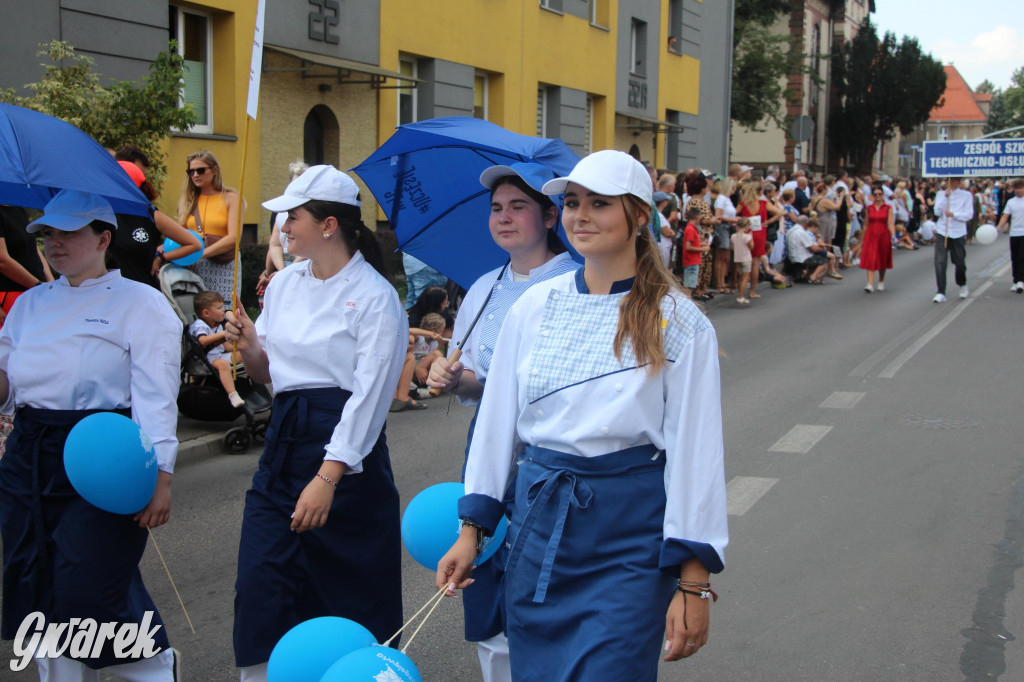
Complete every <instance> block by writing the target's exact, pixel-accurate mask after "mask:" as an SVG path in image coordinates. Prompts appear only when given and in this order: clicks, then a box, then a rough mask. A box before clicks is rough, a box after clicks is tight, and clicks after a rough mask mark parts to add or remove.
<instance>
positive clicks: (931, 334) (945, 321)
mask: <svg viewBox="0 0 1024 682" xmlns="http://www.w3.org/2000/svg"><path fill="white" fill-rule="evenodd" d="M1009 269H1010V265H1009V263H1008V264H1006V265H1005V266H1004V267H1002V268H1000V269H999V271H998V272H996V273H995V274H994V275H992V277H991V278H989V280H988V281H987V282H985V283H984V284H982V285H981V286H980V287H979V288H978V290H977V291H975V292H974V293H972V294H971V296H970V298H968V299H966V300H964V301H962V302H960V303H959V304H958V305H957V306H956V307H954V308H953V310H951V311H950V312H949V314H948V315H946V316H945V317H944V318H942V319H941V320H939V321H938V322H937V323H936V324H935V326H934V327H932V328H931V329H929V330H928V331H927V332H925V333H924V334H923V335H922V336H921V337H920V338H918V339H917V340H916V341H914V343H912V344H910V345H909V346H907V348H906V349H905V350H904V351H903V352H902V353H900V354H899V355H897V356H896V359H895V360H893V361H892V362H890V363H889V364H888V365H886V367H885V369H883V370H882V371H881V372H879V373H878V376H879V377H880V378H882V379H891V378H893V377H894V376H896V372H898V371H900V369H901V368H902V367H903V365H905V364H907V362H908V361H909V360H910V358H912V357H914V356H915V355H917V352H918V351H919V350H921V349H922V348H924V347H925V346H926V345H928V342H929V341H931V340H932V339H934V338H935V337H936V336H938V335H939V332H941V331H942V330H943V329H945V328H946V327H948V326H949V325H950V324H952V322H953V320H955V319H956V318H958V317H960V313H962V312H963V311H965V310H967V308H968V307H969V306H970V305H971V304H972V303H974V301H976V300H977V299H978V297H980V296H981V295H982V294H983V293H985V291H987V290H988V288H989V287H990V286H992V285H993V284H994V283H995V281H996V279H997V278H999V277H1002V275H1003V274H1005V273H1006V272H1007V271H1008V270H1009Z"/></svg>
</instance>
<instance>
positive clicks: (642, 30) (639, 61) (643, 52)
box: [629, 19, 647, 76]
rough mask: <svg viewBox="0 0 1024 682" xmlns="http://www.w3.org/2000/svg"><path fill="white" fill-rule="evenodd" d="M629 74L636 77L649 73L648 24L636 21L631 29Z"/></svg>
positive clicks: (631, 25)
mask: <svg viewBox="0 0 1024 682" xmlns="http://www.w3.org/2000/svg"><path fill="white" fill-rule="evenodd" d="M629 58H630V65H629V72H630V73H632V74H634V75H636V76H643V75H646V72H647V63H646V62H647V22H646V21H640V20H638V19H634V20H633V22H632V23H631V24H630V27H629Z"/></svg>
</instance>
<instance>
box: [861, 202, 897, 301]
mask: <svg viewBox="0 0 1024 682" xmlns="http://www.w3.org/2000/svg"><path fill="white" fill-rule="evenodd" d="M871 198H872V199H874V203H872V204H870V205H869V206H868V226H867V229H866V230H864V245H863V246H862V247H861V251H860V267H861V269H862V270H867V271H868V283H867V284H866V285H864V291H866V292H868V293H869V294H870V293H871V292H872V291H875V273H876V272H877V273H878V291H884V290H885V271H886V270H892V238H893V237H894V236H896V225H895V222H894V216H893V211H892V206H890V205H889V204H887V203H885V194H884V193H883V192H882V186H881V185H875V186H874V188H873V189H872V190H871Z"/></svg>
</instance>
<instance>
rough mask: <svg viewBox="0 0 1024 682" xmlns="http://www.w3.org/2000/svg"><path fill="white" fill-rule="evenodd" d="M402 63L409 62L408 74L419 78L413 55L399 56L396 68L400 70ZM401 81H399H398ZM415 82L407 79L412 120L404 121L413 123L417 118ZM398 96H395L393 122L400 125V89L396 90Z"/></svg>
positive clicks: (416, 89)
mask: <svg viewBox="0 0 1024 682" xmlns="http://www.w3.org/2000/svg"><path fill="white" fill-rule="evenodd" d="M402 64H411V65H412V71H411V72H410V74H409V75H410V76H411V77H413V78H419V63H418V62H417V61H416V59H415V58H414V57H399V59H398V70H399V72H401V70H402ZM400 82H401V81H400ZM415 85H416V84H415V82H413V81H409V90H410V91H411V94H410V97H412V120H411V121H406V122H407V123H415V122H416V121H417V120H419V115H418V114H419V112H418V108H419V96H418V90H419V89H418V88H416V87H415ZM397 92H398V96H397V97H395V122H396V123H397V124H398V125H402V91H401V90H398V91H397Z"/></svg>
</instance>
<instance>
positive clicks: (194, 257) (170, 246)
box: [164, 230, 203, 267]
mask: <svg viewBox="0 0 1024 682" xmlns="http://www.w3.org/2000/svg"><path fill="white" fill-rule="evenodd" d="M189 232H191V233H192V234H194V235H195V237H196V239H198V240H199V243H200V244H202V243H203V238H202V237H201V236H200V235H199V233H198V232H196V231H195V230H189ZM179 246H181V244H179V243H178V242H176V241H174V240H173V239H171V238H170V237H165V238H164V253H170V252H171V251H173V250H174V249H176V248H178V247H179ZM202 257H203V249H202V247H200V248H199V250H198V251H196V252H195V253H190V254H188V255H187V256H182V257H181V258H176V259H174V260H173V261H171V262H172V263H174V264H175V265H180V266H182V267H185V266H186V265H192V264H193V263H198V262H199V259H200V258H202Z"/></svg>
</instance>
